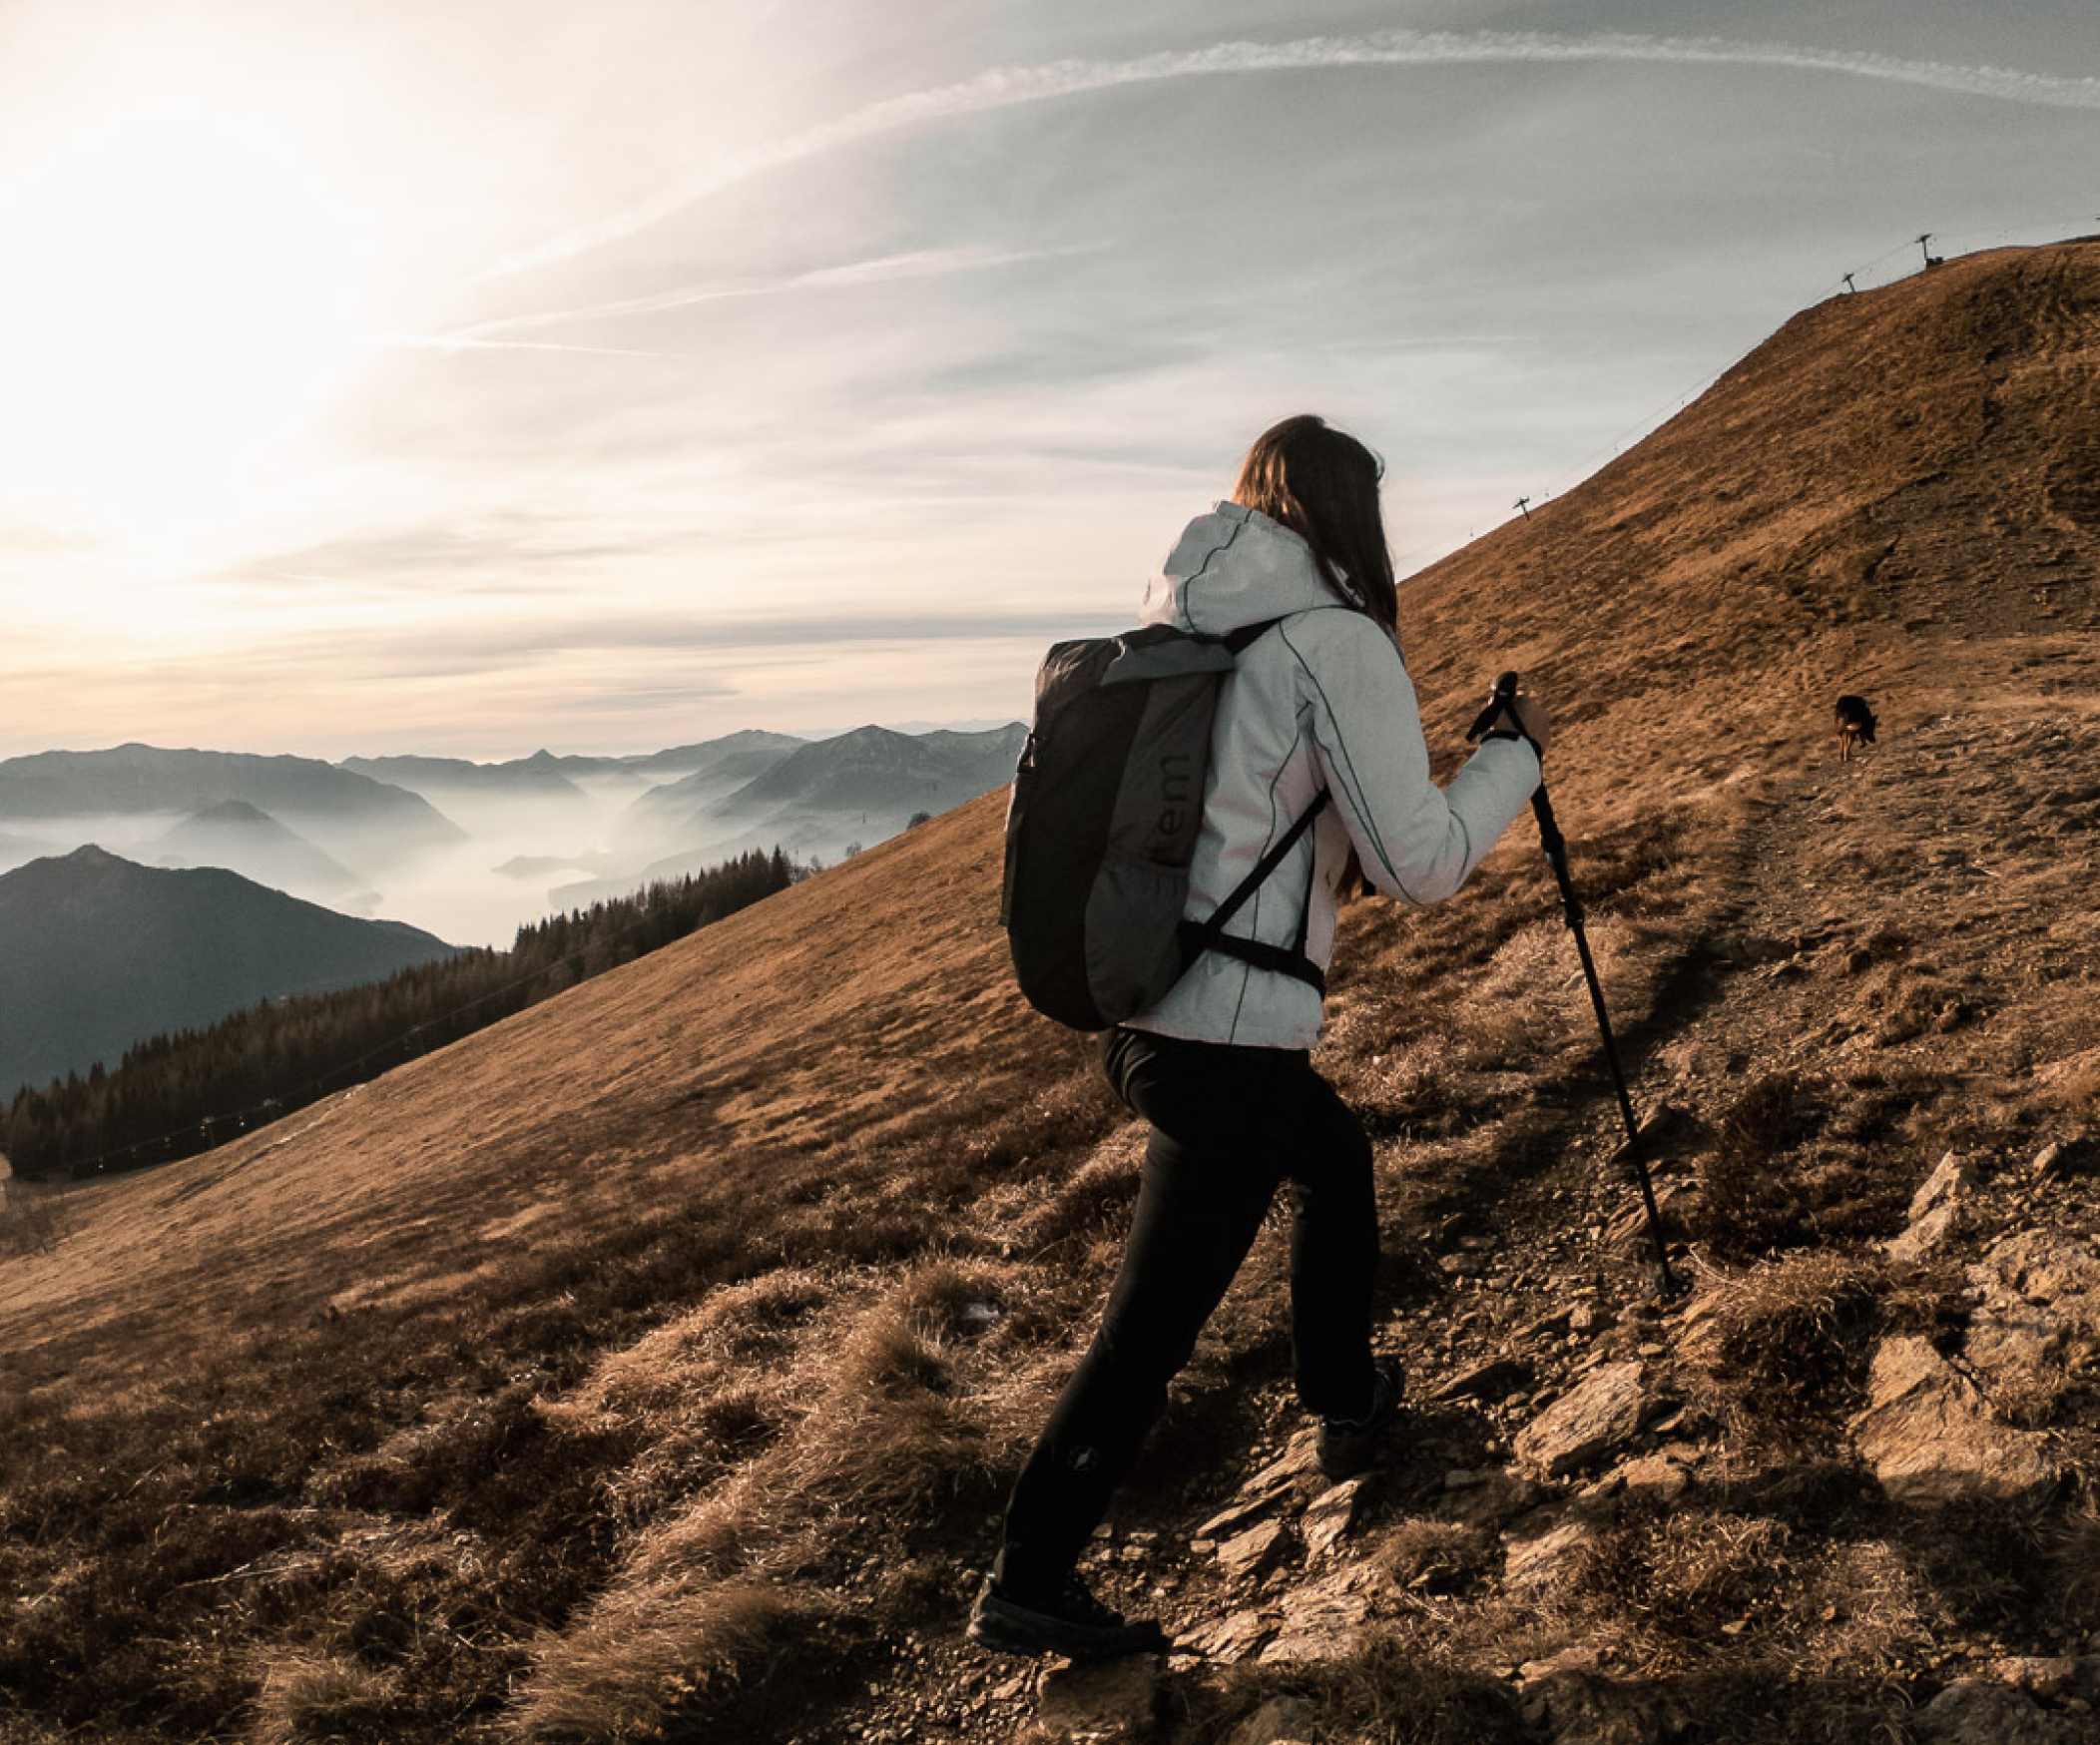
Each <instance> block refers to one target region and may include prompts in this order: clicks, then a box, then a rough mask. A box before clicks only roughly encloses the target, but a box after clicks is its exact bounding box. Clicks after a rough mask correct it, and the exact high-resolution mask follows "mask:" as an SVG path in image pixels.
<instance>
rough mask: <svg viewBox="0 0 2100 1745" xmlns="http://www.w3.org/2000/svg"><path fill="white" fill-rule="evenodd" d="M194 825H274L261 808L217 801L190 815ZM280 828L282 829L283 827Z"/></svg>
mask: <svg viewBox="0 0 2100 1745" xmlns="http://www.w3.org/2000/svg"><path fill="white" fill-rule="evenodd" d="M190 822H191V823H192V824H267V825H274V824H276V822H277V821H276V820H275V819H273V818H271V817H270V816H269V814H268V813H266V812H264V811H263V810H262V808H261V807H260V806H251V805H250V804H249V803H248V802H247V801H245V800H215V801H214V802H213V803H212V804H211V805H210V806H207V807H204V808H203V809H201V810H200V811H197V812H193V813H192V814H191V815H190ZM279 828H282V827H281V826H280V827H279Z"/></svg>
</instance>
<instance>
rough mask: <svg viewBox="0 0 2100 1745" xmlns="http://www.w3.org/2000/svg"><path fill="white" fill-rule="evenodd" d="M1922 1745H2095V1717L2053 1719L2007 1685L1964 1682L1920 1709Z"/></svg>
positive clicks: (1915, 1722) (1914, 1725)
mask: <svg viewBox="0 0 2100 1745" xmlns="http://www.w3.org/2000/svg"><path fill="white" fill-rule="evenodd" d="M1910 1727H1911V1731H1913V1732H1914V1733H1915V1734H1916V1735H1917V1737H1918V1740H1919V1745H2092V1740H2093V1738H2094V1727H2093V1723H2092V1719H2091V1717H2090V1716H2077V1715H2052V1714H2050V1713H2049V1712H2048V1711H2047V1710H2045V1709H2040V1708H2037V1707H2036V1706H2035V1705H2034V1704H2033V1703H2032V1702H2030V1701H2029V1700H2028V1699H2027V1698H2026V1697H2024V1696H2022V1695H2021V1694H2020V1693H2019V1692H2018V1691H2016V1690H2008V1689H2006V1687H2005V1686H2004V1685H2002V1684H1984V1683H1982V1682H1981V1681H1979V1680H1975V1679H1967V1678H1965V1679H1962V1680H1961V1681H1959V1682H1958V1683H1955V1684H1950V1685H1948V1686H1947V1687H1946V1689H1945V1690H1943V1691H1941V1692H1940V1693H1939V1694H1938V1695H1937V1696H1935V1697H1934V1698H1933V1699H1932V1700H1931V1701H1930V1702H1928V1703H1927V1704H1925V1706H1924V1707H1923V1708H1922V1709H1920V1710H1918V1712H1917V1714H1916V1715H1915V1716H1914V1717H1913V1718H1912V1720H1911V1723H1910Z"/></svg>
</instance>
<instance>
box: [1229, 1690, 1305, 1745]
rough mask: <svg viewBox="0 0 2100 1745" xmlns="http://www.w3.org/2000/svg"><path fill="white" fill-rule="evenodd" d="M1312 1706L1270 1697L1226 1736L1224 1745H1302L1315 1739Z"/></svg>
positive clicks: (1299, 1700)
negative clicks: (1308, 1740)
mask: <svg viewBox="0 0 2100 1745" xmlns="http://www.w3.org/2000/svg"><path fill="white" fill-rule="evenodd" d="M1314 1721H1315V1717H1314V1715H1313V1705H1312V1704H1311V1703H1308V1702H1307V1701H1305V1700H1304V1699H1303V1698H1302V1697H1295V1696H1278V1697H1271V1698H1270V1699H1269V1701H1267V1702H1266V1703H1264V1704H1263V1705H1262V1706H1261V1707H1260V1708H1258V1709H1257V1710H1255V1712H1254V1713H1253V1714H1251V1715H1249V1716H1248V1717H1247V1719H1246V1720H1244V1721H1242V1722H1241V1723H1240V1724H1239V1725H1238V1726H1237V1727H1235V1728H1234V1729H1233V1730H1232V1731H1231V1732H1230V1733H1228V1734H1226V1736H1225V1745H1301V1741H1304V1740H1307V1739H1311V1738H1312V1737H1313V1724H1314Z"/></svg>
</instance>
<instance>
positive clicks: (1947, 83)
mask: <svg viewBox="0 0 2100 1745" xmlns="http://www.w3.org/2000/svg"><path fill="white" fill-rule="evenodd" d="M1586 61H1626V62H1650V63H1660V64H1663V65H1674V66H1736V67H1778V68H1786V69H1790V70H1794V71H1799V72H1813V73H1837V74H1841V75H1843V76H1845V77H1848V78H1854V79H1874V80H1881V81H1885V82H1889V83H1893V84H1899V85H1916V86H1922V87H1924V88H1926V89H1928V90H1934V91H1948V92H1954V93H1957V94H1959V95H1962V96H1968V97H1987V98H1993V99H1996V100H1999V101H2001V102H2007V103H2025V104H2039V105H2043V106H2046V107H2052V108H2059V109H2100V79H2095V78H2068V77H2063V76H2061V75H2057V74H2052V73H2028V72H2021V71H2019V70H2017V69H2014V68H2007V67H1990V66H1982V67H1970V66H1961V65H1956V64H1953V63H1949V62H1945V61H1912V60H1903V59H1901V58H1899V57H1897V56H1894V55H1877V54H1866V53H1857V52H1853V51H1849V50H1843V49H1821V48H1814V47H1811V46H1808V45H1805V44H1801V43H1785V42H1738V41H1735V40H1733V39H1730V38H1727V37H1673V36H1636V35H1627V34H1618V33H1613V34H1604V35H1595V36H1553V35H1549V34H1545V33H1542V32H1537V31H1417V30H1388V31H1373V32H1368V33H1365V34H1363V35H1359V36H1313V37H1302V38H1299V39H1297V40H1295V41H1291V42H1281V43H1259V42H1226V43H1219V44H1217V45H1215V46H1214V47H1211V48H1207V49H1191V50H1166V51H1163V52H1161V53H1158V54H1151V55H1140V56H1137V57H1135V58H1133V59H1130V60H1122V61H1088V60H1062V61H1051V62H1047V63H1045V64H1044V65H1042V66H1038V67H995V68H993V69H991V70H990V71H988V72H984V73H980V74H978V75H977V76H976V77H975V78H972V79H965V80H962V81H961V82H959V83H957V84H953V85H941V86H936V87H934V88H932V89H930V90H926V91H913V92H909V93H906V94H904V95H902V96H899V97H888V98H884V99H882V100H881V101H880V102H876V103H870V104H866V105H864V106H863V107H861V108H859V109H855V110H850V111H848V112H847V113H846V114H844V115H841V116H838V117H836V118H834V119H833V120H830V121H826V122H820V123H818V124H817V125H816V126H814V127H809V128H804V129H802V130H801V131H800V132H798V133H793V134H788V135H786V136H784V137H783V138H781V139H778V140H771V141H768V142H766V143H765V144H762V145H758V146H753V147H750V148H748V149H747V150H745V151H742V152H737V153H733V154H731V155H730V156H728V157H725V158H722V159H718V160H716V161H714V162H712V163H709V164H705V165H703V166H701V167H700V168H699V169H697V170H696V171H695V172H694V173H693V174H692V175H691V176H689V177H687V178H686V179H685V180H684V181H682V182H680V183H678V184H677V185H676V186H674V187H671V188H668V189H666V190H665V191H664V192H663V193H662V194H659V195H656V196H654V197H653V198H651V199H649V200H646V201H642V202H640V203H638V204H637V205H635V206H631V207H629V208H628V209H627V210H626V211H624V212H619V213H615V214H613V215H612V216H610V217H608V218H604V219H601V220H599V221H597V222H596V223H594V224H589V225H583V226H579V227H577V228H575V229H573V230H569V231H564V232H563V233H561V234H560V235H559V236H555V237H550V238H549V239H547V240H546V241H545V242H542V243H538V244H535V245H534V246H533V247H531V248H529V249H523V250H520V251H518V252H517V253H515V254H512V255H509V256H506V257H505V258H504V259H503V260H502V261H499V262H498V263H497V264H496V265H495V266H494V267H493V268H491V269H490V270H489V271H488V272H487V273H485V274H483V275H482V276H481V277H482V278H483V279H500V278H505V277H508V276H509V275H512V274H517V273H523V272H526V271H528V270H529V269H532V268H535V267H545V266H550V265H552V264H553V263H555V262H558V261H566V260H570V259H572V258H573V257H575V256H578V255H582V254H587V253H588V252H590V251H591V250H593V249H599V248H603V247H604V246H605V245H606V244H608V243H614V242H618V241H619V240H621V239H622V238H624V237H630V236H633V235H634V234H635V233H636V232H638V231H643V230H647V229H648V228H649V227H650V226H652V225H655V224H659V223H661V222H662V221H663V220H664V219H666V218H669V217H670V216H671V215H672V214H673V213H676V212H679V211H681V210H683V209H684V208H686V207H688V206H691V205H692V204H694V203H695V202H696V201H700V200H704V199H706V198H707V197H708V196H709V195H711V194H715V193H718V192H720V191H721V190H723V189H725V188H730V187H733V186H735V185H736V184H738V183H740V182H746V181H749V180H751V179H752V178H753V177H755V176H760V175H764V174H765V173H766V172H768V171H770V170H777V169H780V168H782V167H783V166H785V165H788V164H794V163H799V162H801V161H802V160H804V159H807V158H814V157H818V156H820V155H822V154H823V153H826V152H832V151H836V150H838V149H839V148H840V147H842V146H848V145H853V144H855V143H857V142H859V141H861V140H865V139H871V138H874V137H875V136H877V135H879V134H885V133H893V132H895V131H897V130H898V129H900V128H906V127H911V126H914V125H917V124H919V123H924V122H933V121H945V120H950V119H953V118H955V117H958V116H966V115H979V114H983V113H985V112H987V111H990V110H998V109H1012V108H1015V107H1017V106H1018V105H1021V104H1024V103H1046V102H1050V101H1052V100H1054V99H1056V98H1060V97H1077V96H1083V95H1085V94H1087V93H1089V92H1094V91H1107V90H1111V89H1113V88H1115V87H1118V86H1123V85H1144V84H1156V83H1159V82H1161V81H1164V80H1169V79H1196V78H1208V77H1213V76H1216V75H1219V74H1250V73H1273V72H1293V71H1319V70H1328V69H1338V68H1346V67H1401V66H1478V65H1485V64H1489V63H1498V62H1503V63H1507V62H1515V63H1540V64H1565V63H1571V62H1586Z"/></svg>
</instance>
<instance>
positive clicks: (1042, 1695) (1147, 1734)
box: [1031, 1654, 1161, 1745]
mask: <svg viewBox="0 0 2100 1745" xmlns="http://www.w3.org/2000/svg"><path fill="white" fill-rule="evenodd" d="M1160 1693H1161V1683H1160V1662H1159V1660H1158V1659H1157V1658H1156V1657H1154V1656H1152V1655H1149V1654H1147V1655H1138V1656H1134V1657H1133V1658H1130V1659H1127V1660H1097V1661H1091V1662H1081V1663H1079V1664H1075V1665H1071V1666H1056V1667H1052V1668H1051V1669H1050V1670H1049V1671H1047V1672H1045V1673H1044V1674H1043V1676H1042V1680H1041V1682H1040V1683H1039V1684H1038V1685H1037V1686H1036V1716H1035V1730H1034V1733H1033V1734H1032V1735H1031V1737H1032V1739H1033V1740H1034V1741H1036V1742H1037V1745H1140V1742H1141V1741H1143V1740H1147V1739H1150V1738H1152V1737H1153V1735H1154V1734H1155V1733H1156V1732H1157V1731H1158V1729H1159V1719H1160Z"/></svg>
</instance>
